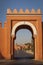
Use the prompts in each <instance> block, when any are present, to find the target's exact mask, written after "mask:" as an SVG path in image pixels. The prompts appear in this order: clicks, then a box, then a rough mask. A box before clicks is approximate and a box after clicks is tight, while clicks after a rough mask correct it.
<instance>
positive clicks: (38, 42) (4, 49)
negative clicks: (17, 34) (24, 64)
mask: <svg viewBox="0 0 43 65" xmlns="http://www.w3.org/2000/svg"><path fill="white" fill-rule="evenodd" d="M9 11H10V10H9ZM9 11H8V13H9ZM20 11H21V12H19V14H20V13H21V14H23V12H22V10H20ZM33 11H34V10H32V12H31V14H32V13H34V12H33ZM15 12H16V14H17V11H16V10H15ZM39 13H40V10H39V11H38V14H39ZM27 14H28V13H27ZM35 14H36V13H35ZM6 20H7V21H5V23H4V27H3V28H2V23H0V53H1V55H2V56H3V58H5V59H11V54H12V51H13V50H12V44H13V43H12V36H11V33H12V28H13V26H14V25H15V24H16V23H18V22H20V21H27V22H30V23H32V24H33V25H34V26H35V27H36V30H37V36H34V38H35V59H36V60H42V57H43V54H42V51H43V49H42V17H41V15H40V16H39V15H38V16H37V15H34V16H32V15H29V16H25V15H23V16H21V15H18V16H16V15H13V14H11V11H10V13H9V14H7V15H6Z"/></svg>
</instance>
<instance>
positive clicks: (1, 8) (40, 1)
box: [0, 0, 43, 36]
mask: <svg viewBox="0 0 43 65" xmlns="http://www.w3.org/2000/svg"><path fill="white" fill-rule="evenodd" d="M8 8H11V9H12V10H13V9H14V8H16V9H17V10H18V11H19V10H20V8H22V9H23V10H24V11H25V10H26V8H28V9H29V10H30V11H31V10H32V8H34V9H35V10H37V9H39V8H40V9H41V11H42V13H43V0H0V21H2V24H3V23H4V21H5V20H6V11H7V9H8ZM42 20H43V16H42ZM19 33H20V31H19ZM19 33H18V34H19ZM21 33H23V30H22V31H21ZM25 33H27V32H26V30H25ZM27 35H28V34H27ZM30 36H31V35H30Z"/></svg>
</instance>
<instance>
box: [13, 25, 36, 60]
mask: <svg viewBox="0 0 43 65" xmlns="http://www.w3.org/2000/svg"><path fill="white" fill-rule="evenodd" d="M18 34H19V35H18ZM17 35H18V36H17ZM20 35H21V40H22V41H21V40H20ZM23 37H24V39H23ZM27 39H30V40H27ZM17 40H20V41H19V42H18V41H17ZM13 44H14V50H13V51H14V54H13V55H14V58H15V59H18V58H28V59H33V58H34V57H35V56H34V55H35V54H34V53H35V52H34V50H35V49H34V37H33V30H32V28H31V27H30V26H28V25H20V26H18V27H17V28H16V30H15V38H14V43H13Z"/></svg>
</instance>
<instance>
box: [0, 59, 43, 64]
mask: <svg viewBox="0 0 43 65" xmlns="http://www.w3.org/2000/svg"><path fill="white" fill-rule="evenodd" d="M0 65H43V61H36V60H31V59H23V60H22V59H21V60H20V59H19V60H0Z"/></svg>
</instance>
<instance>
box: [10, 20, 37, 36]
mask: <svg viewBox="0 0 43 65" xmlns="http://www.w3.org/2000/svg"><path fill="white" fill-rule="evenodd" d="M20 25H28V26H30V27H31V28H32V30H33V34H34V35H37V30H36V27H35V26H34V25H33V24H32V23H30V22H27V21H21V22H18V23H16V24H15V25H14V26H13V28H12V33H11V35H12V36H14V35H15V30H16V28H17V27H18V26H20Z"/></svg>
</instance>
